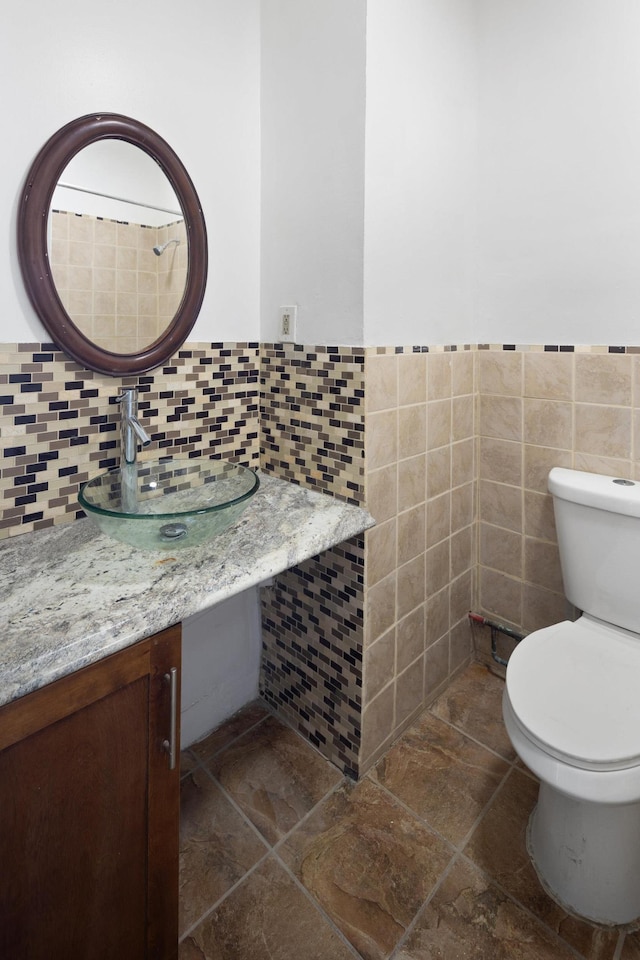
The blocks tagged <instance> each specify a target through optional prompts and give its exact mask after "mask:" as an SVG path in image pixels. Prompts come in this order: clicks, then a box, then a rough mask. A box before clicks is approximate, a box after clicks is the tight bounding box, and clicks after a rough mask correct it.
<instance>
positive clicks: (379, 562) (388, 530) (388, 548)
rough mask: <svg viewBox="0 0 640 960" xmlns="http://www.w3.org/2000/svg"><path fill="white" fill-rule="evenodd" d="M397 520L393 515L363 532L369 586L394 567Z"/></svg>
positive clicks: (395, 560) (395, 562) (395, 564)
mask: <svg viewBox="0 0 640 960" xmlns="http://www.w3.org/2000/svg"><path fill="white" fill-rule="evenodd" d="M396 539H397V521H396V518H395V517H393V518H392V519H391V520H386V521H385V522H384V523H379V524H377V525H376V526H375V527H373V528H372V529H371V530H367V531H366V534H365V544H366V554H365V556H366V563H367V583H368V584H369V585H370V586H373V584H375V583H378V581H379V580H382V579H384V577H386V576H388V575H389V574H390V573H391V572H392V571H393V570H395V569H396V567H397V565H398V562H397V553H396Z"/></svg>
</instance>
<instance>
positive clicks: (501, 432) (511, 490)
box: [476, 349, 640, 633]
mask: <svg viewBox="0 0 640 960" xmlns="http://www.w3.org/2000/svg"><path fill="white" fill-rule="evenodd" d="M476 357H477V379H478V430H477V433H478V481H479V488H478V520H479V550H478V561H479V565H478V605H479V609H480V611H481V612H482V613H483V614H484V615H485V616H488V617H491V618H493V619H500V620H501V621H504V622H506V623H507V624H509V625H512V626H515V627H516V628H517V629H519V630H522V631H523V632H525V633H528V632H531V631H532V630H535V629H538V628H540V627H543V626H546V625H548V624H550V623H554V622H556V621H558V620H561V619H564V618H565V617H567V616H568V617H574V616H575V611H574V610H573V609H572V608H571V607H570V605H569V604H568V603H567V602H566V600H565V597H564V593H563V588H562V578H561V573H560V565H559V560H558V550H557V543H556V532H555V526H554V519H553V506H552V500H551V497H550V495H549V493H548V492H547V475H548V472H549V470H550V468H551V467H553V466H566V467H573V468H575V469H577V470H588V471H592V472H594V473H603V474H609V475H612V476H621V477H632V478H635V479H640V431H639V429H638V428H639V425H640V409H639V408H640V366H639V365H640V358H639V357H638V356H637V355H634V354H631V353H625V354H618V353H601V352H583V351H581V350H579V349H576V351H575V352H560V351H552V352H545V351H543V350H540V349H539V350H533V349H531V350H522V351H503V350H501V349H496V350H480V351H478V353H477V354H476Z"/></svg>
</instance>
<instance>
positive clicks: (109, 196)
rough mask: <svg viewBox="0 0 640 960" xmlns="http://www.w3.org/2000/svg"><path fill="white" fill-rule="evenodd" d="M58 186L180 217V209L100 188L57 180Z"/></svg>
mask: <svg viewBox="0 0 640 960" xmlns="http://www.w3.org/2000/svg"><path fill="white" fill-rule="evenodd" d="M58 187H61V188H62V187H63V188H64V189H65V190H76V191H77V192H78V193H90V194H91V195H92V196H93V197H105V199H107V200H118V201H119V202H120V203H131V204H134V205H135V206H136V207H146V209H147V210H159V211H160V213H171V214H173V215H174V216H176V217H180V218H182V210H172V209H171V208H170V207H156V206H155V204H153V203H143V202H142V201H141V200H129V199H128V197H116V196H114V195H113V194H112V193H101V192H100V190H89V188H88V187H79V186H77V185H76V184H74V183H65V182H64V181H63V180H59V181H58Z"/></svg>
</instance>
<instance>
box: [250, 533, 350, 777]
mask: <svg viewBox="0 0 640 960" xmlns="http://www.w3.org/2000/svg"><path fill="white" fill-rule="evenodd" d="M261 594H262V644H263V653H262V671H261V680H260V686H261V694H262V696H263V697H264V699H265V700H266V701H267V703H269V704H270V705H271V706H272V707H273V708H274V709H275V710H276V711H277V712H278V713H280V714H281V715H282V716H283V717H285V718H286V719H287V721H288V722H289V723H290V724H291V725H292V726H294V727H296V728H297V729H298V730H299V731H300V732H301V733H302V734H303V736H305V737H306V738H307V739H308V740H310V741H311V743H313V744H314V745H315V746H316V747H317V748H318V750H319V751H320V752H321V753H322V754H323V755H324V756H326V757H327V758H328V759H329V760H331V761H332V762H333V763H335V764H336V765H337V766H338V767H339V768H340V769H341V770H342V771H343V772H344V773H346V774H347V775H349V776H352V777H354V778H357V776H358V755H359V749H360V739H361V708H362V704H361V691H362V642H363V602H364V540H363V539H362V538H359V537H358V538H354V539H353V540H350V541H348V542H347V543H344V544H340V545H339V546H337V547H334V548H333V549H332V550H328V551H326V552H325V553H323V554H322V555H321V556H319V557H314V558H312V559H311V560H308V561H306V563H304V564H301V565H300V566H297V567H294V568H292V569H291V570H289V571H287V572H286V573H285V574H283V575H282V576H279V577H278V578H277V580H276V582H275V584H274V585H273V586H272V587H268V588H264V589H263V590H262V591H261Z"/></svg>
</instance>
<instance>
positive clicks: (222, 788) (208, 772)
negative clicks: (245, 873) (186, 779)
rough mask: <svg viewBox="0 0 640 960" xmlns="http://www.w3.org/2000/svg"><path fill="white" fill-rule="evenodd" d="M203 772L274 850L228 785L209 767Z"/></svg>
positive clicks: (267, 846)
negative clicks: (231, 792)
mask: <svg viewBox="0 0 640 960" xmlns="http://www.w3.org/2000/svg"><path fill="white" fill-rule="evenodd" d="M202 772H203V773H204V774H205V775H206V776H207V777H209V779H210V780H211V781H213V783H215V785H216V787H218V789H219V790H220V792H221V793H222V796H223V797H224V798H225V799H226V800H228V801H229V803H230V804H231V806H232V807H233V809H234V810H235V811H236V813H237V814H239V816H240V817H241V818H242V820H243V821H244V823H245V824H246V826H248V827H250V829H251V831H252V832H253V833H254V834H255V835H256V836H257V837H258V839H259V840H260V841H261V843H263V844H264V846H265V847H266V848H267V850H272V849H273V844H271V843H269V841H268V840H267V838H266V837H265V836H264V835H263V834H262V833H260V830H259V829H258V827H256V825H255V823H254V822H253V821H252V820H251V819H250V818H249V817H248V816H247V815H246V813H245V812H244V810H243V809H242V807H241V806H240V805H239V803H238V802H237V800H235V799H234V798H233V796H232V795H231V794H230V793H229V791H228V790H227V789H226V787H225V786H224V784H223V783H222V781H221V780H218V778H217V777H216V776H215V774H214V773H212V771H211V770H209V768H208V767H204V766H203V767H202ZM250 869H251V870H252V869H253V867H251V868H250Z"/></svg>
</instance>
